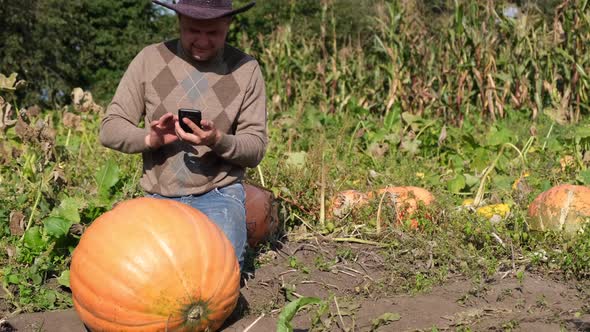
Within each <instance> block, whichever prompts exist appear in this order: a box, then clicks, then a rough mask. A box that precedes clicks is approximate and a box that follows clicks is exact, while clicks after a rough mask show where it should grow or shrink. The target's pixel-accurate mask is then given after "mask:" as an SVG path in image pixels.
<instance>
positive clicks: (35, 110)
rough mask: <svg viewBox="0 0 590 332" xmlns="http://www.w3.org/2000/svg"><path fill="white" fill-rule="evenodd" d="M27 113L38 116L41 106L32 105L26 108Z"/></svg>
mask: <svg viewBox="0 0 590 332" xmlns="http://www.w3.org/2000/svg"><path fill="white" fill-rule="evenodd" d="M27 114H28V115H29V116H31V117H35V116H38V115H39V114H41V107H39V106H38V105H33V106H31V107H29V108H27Z"/></svg>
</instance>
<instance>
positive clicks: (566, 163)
mask: <svg viewBox="0 0 590 332" xmlns="http://www.w3.org/2000/svg"><path fill="white" fill-rule="evenodd" d="M559 164H560V165H561V171H562V172H565V171H566V170H567V169H568V168H572V167H575V165H576V161H575V159H574V157H573V156H570V155H566V156H563V157H562V158H561V159H559Z"/></svg>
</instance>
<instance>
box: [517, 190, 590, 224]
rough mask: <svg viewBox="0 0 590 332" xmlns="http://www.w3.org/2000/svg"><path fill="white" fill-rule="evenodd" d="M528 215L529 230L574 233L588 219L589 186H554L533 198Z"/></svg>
mask: <svg viewBox="0 0 590 332" xmlns="http://www.w3.org/2000/svg"><path fill="white" fill-rule="evenodd" d="M528 216H529V227H530V229H531V230H534V231H547V230H554V231H564V232H566V233H570V234H573V233H576V232H577V231H578V230H580V229H581V228H582V225H583V224H584V223H586V222H588V220H590V188H588V187H585V186H576V185H570V184H563V185H558V186H555V187H553V188H551V189H549V190H547V191H545V192H542V193H541V194H539V195H538V196H537V197H536V198H535V199H534V200H533V202H532V203H531V204H530V205H529V211H528Z"/></svg>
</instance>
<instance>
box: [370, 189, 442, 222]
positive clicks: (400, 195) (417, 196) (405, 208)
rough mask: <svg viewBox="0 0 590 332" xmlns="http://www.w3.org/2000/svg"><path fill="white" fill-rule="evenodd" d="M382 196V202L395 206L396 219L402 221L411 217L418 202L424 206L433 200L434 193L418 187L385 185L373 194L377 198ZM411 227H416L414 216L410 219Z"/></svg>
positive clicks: (418, 204)
mask: <svg viewBox="0 0 590 332" xmlns="http://www.w3.org/2000/svg"><path fill="white" fill-rule="evenodd" d="M383 195H385V197H384V200H383V202H384V204H386V203H387V204H388V205H390V206H393V207H395V210H396V214H397V220H398V221H403V220H405V219H407V218H411V217H412V215H413V214H414V213H415V212H416V211H417V210H418V207H419V206H420V204H423V205H425V206H428V205H430V204H431V203H432V202H434V195H432V193H430V192H429V191H428V190H426V189H424V188H420V187H413V186H404V187H385V188H383V189H379V190H377V191H375V196H376V197H378V199H381V197H382V196H383ZM410 226H411V227H412V228H414V229H415V228H418V221H417V220H416V219H415V218H412V219H411V220H410Z"/></svg>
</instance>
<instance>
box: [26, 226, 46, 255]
mask: <svg viewBox="0 0 590 332" xmlns="http://www.w3.org/2000/svg"><path fill="white" fill-rule="evenodd" d="M24 243H25V247H27V248H29V249H32V250H33V251H41V250H43V248H45V241H43V237H42V236H41V229H40V228H39V226H33V227H31V228H29V229H28V230H27V231H26V232H25V237H24Z"/></svg>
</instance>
